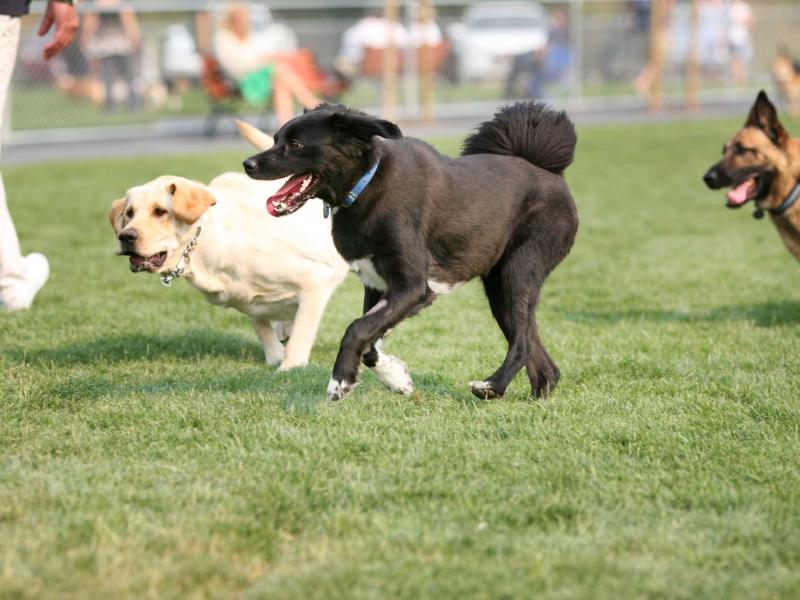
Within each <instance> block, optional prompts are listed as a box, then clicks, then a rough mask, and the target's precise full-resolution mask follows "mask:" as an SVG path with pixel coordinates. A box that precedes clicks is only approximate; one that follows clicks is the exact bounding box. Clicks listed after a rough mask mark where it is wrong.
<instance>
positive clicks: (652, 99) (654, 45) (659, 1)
mask: <svg viewBox="0 0 800 600" xmlns="http://www.w3.org/2000/svg"><path fill="white" fill-rule="evenodd" d="M668 1H669V0H653V8H652V12H651V13H650V64H649V66H648V68H650V69H652V70H653V73H652V78H653V80H652V83H651V85H650V90H649V95H648V105H649V107H650V110H654V111H655V110H660V109H661V106H662V102H663V100H662V95H661V93H662V90H661V76H662V71H663V70H664V53H665V51H666V45H667V19H668V18H669V12H668V10H667V2H668Z"/></svg>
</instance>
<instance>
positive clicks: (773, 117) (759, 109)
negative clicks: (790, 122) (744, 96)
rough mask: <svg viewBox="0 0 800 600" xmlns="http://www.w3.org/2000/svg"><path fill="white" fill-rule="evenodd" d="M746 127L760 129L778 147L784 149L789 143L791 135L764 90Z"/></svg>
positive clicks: (749, 116)
mask: <svg viewBox="0 0 800 600" xmlns="http://www.w3.org/2000/svg"><path fill="white" fill-rule="evenodd" d="M744 126H745V127H757V128H759V129H760V130H761V131H763V132H764V133H766V134H767V137H768V138H769V139H770V140H772V143H773V144H775V145H776V146H781V147H783V146H785V145H786V142H788V141H789V134H788V133H787V131H786V130H785V129H784V128H783V125H781V122H780V121H779V120H778V111H777V110H776V109H775V105H773V104H772V102H770V101H769V98H768V97H767V93H766V92H765V91H764V90H761V91H760V92H758V97H757V98H756V101H755V104H753V108H751V109H750V114H749V115H748V117H747V122H746V123H745V124H744Z"/></svg>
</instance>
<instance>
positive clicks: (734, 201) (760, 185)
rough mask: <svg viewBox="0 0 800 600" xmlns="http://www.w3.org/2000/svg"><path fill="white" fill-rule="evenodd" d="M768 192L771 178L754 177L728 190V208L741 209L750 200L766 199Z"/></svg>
mask: <svg viewBox="0 0 800 600" xmlns="http://www.w3.org/2000/svg"><path fill="white" fill-rule="evenodd" d="M768 192H769V178H768V177H766V176H765V175H753V176H752V177H748V178H747V179H745V180H744V181H742V182H741V183H739V184H737V185H734V186H733V187H732V188H731V189H730V190H728V193H727V194H726V197H727V198H728V202H727V203H726V206H727V207H728V208H741V207H742V206H744V205H745V204H747V202H748V201H749V200H761V199H762V198H765V197H766V195H767V193H768Z"/></svg>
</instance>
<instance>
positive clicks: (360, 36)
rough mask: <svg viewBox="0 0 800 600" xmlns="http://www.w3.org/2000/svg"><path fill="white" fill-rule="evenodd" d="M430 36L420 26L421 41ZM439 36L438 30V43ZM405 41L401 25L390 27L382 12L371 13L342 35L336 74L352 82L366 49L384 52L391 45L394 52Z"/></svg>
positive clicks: (406, 39) (427, 31) (407, 36)
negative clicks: (392, 43) (391, 43)
mask: <svg viewBox="0 0 800 600" xmlns="http://www.w3.org/2000/svg"><path fill="white" fill-rule="evenodd" d="M437 28H438V25H437ZM430 34H431V32H430V31H429V30H423V29H422V27H421V25H420V27H418V28H417V30H416V33H415V35H416V36H417V37H418V39H419V40H420V41H421V40H422V39H423V38H428V37H429V36H430ZM441 35H442V32H441V30H440V31H439V42H441ZM408 39H409V33H408V30H407V29H406V28H405V26H404V25H403V24H402V23H400V22H399V21H396V22H394V23H390V22H389V21H387V20H386V19H385V18H384V16H383V11H380V10H370V11H368V12H367V13H366V14H365V15H364V16H363V17H362V18H361V19H359V20H358V21H357V22H356V23H355V25H353V26H351V27H349V28H348V29H347V30H346V31H345V32H344V35H342V46H341V48H340V49H339V55H338V57H337V58H336V70H337V72H339V73H341V74H342V75H343V76H345V77H346V78H348V79H351V80H352V79H354V78H355V77H356V76H357V75H358V73H359V70H360V68H361V63H362V61H363V60H364V54H365V52H366V50H367V48H374V49H376V50H385V49H386V48H387V47H388V46H389V43H390V42H394V45H395V46H396V47H397V48H405V47H406V45H407V44H408Z"/></svg>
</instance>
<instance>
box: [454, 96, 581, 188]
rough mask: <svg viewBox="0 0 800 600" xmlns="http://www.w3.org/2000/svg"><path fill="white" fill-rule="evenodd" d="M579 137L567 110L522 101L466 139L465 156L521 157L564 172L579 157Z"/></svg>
mask: <svg viewBox="0 0 800 600" xmlns="http://www.w3.org/2000/svg"><path fill="white" fill-rule="evenodd" d="M577 141H578V137H577V135H576V134H575V126H574V125H573V124H572V121H570V120H569V117H567V114H566V113H565V112H564V111H561V110H559V111H557V110H553V109H552V108H550V107H549V106H547V105H546V104H543V103H541V102H518V103H517V104H514V105H512V106H506V107H505V108H501V109H500V110H499V111H497V113H496V114H495V115H494V119H492V120H491V121H486V122H485V123H483V124H482V125H481V126H480V127H479V128H478V131H477V132H475V133H473V134H472V135H470V136H469V137H468V138H467V139H466V140H465V141H464V148H463V150H462V151H461V155H462V156H466V155H467V154H500V155H504V156H519V157H520V158H524V159H525V160H527V161H528V162H530V163H533V164H534V165H536V166H537V167H541V168H542V169H547V170H548V171H551V172H553V173H555V174H556V175H561V174H562V173H563V172H564V169H566V168H567V167H568V166H569V165H570V164H571V163H572V160H573V158H574V157H575V144H576V143H577Z"/></svg>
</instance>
